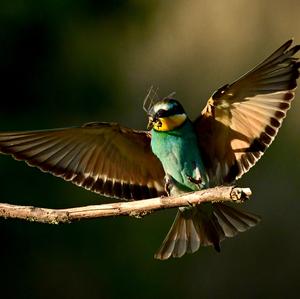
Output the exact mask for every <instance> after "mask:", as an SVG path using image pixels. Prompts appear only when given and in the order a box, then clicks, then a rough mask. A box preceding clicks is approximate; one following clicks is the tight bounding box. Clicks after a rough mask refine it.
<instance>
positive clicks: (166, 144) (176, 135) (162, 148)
mask: <svg viewBox="0 0 300 299" xmlns="http://www.w3.org/2000/svg"><path fill="white" fill-rule="evenodd" d="M151 148H152V151H153V153H154V154H155V155H156V156H157V157H158V159H159V160H160V161H161V163H162V165H163V168H164V171H165V173H166V174H169V175H170V176H171V177H172V178H173V179H174V180H175V181H176V182H178V184H179V185H181V189H184V191H192V190H197V189H198V188H199V187H198V186H197V185H196V184H195V183H192V182H191V181H190V179H189V177H193V178H195V179H196V178H197V176H199V171H200V175H201V179H202V181H203V182H204V183H205V185H207V184H208V182H206V181H205V180H206V173H205V168H204V166H203V162H202V159H201V154H200V151H199V148H198V142H197V136H196V134H195V132H194V128H193V126H192V123H191V122H190V121H189V120H187V121H186V122H185V123H184V124H183V125H182V126H180V127H179V128H176V129H174V130H172V131H167V132H161V131H155V130H154V129H152V139H151ZM197 169H198V170H197Z"/></svg>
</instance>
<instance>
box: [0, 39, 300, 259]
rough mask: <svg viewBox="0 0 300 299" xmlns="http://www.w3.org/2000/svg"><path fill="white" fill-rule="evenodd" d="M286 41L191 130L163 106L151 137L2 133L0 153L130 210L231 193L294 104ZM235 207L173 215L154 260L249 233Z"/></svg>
mask: <svg viewBox="0 0 300 299" xmlns="http://www.w3.org/2000/svg"><path fill="white" fill-rule="evenodd" d="M291 44H292V40H289V41H288V42H286V43H285V44H284V45H282V46H281V47H280V48H279V49H278V50H276V51H275V52H274V53H273V54H272V55H271V56H269V57H268V58H267V59H265V60H264V61H263V62H262V63H260V64H259V65H257V66H256V67H255V68H253V69H252V70H251V71H249V72H248V73H246V74H245V75H244V76H242V77H241V78H239V79H238V80H237V81H235V82H234V83H232V84H227V85H225V86H223V87H222V88H220V89H218V90H217V91H216V92H215V93H214V94H213V95H212V97H211V98H210V99H209V100H208V102H207V105H206V107H205V108H204V109H203V111H202V113H201V114H200V116H199V117H198V118H197V119H196V120H195V121H191V120H190V119H189V117H188V116H187V114H186V112H185V111H184V109H183V107H182V105H181V104H180V103H179V102H178V101H176V100H175V99H173V98H171V97H168V98H165V99H163V100H159V101H157V102H155V103H152V104H151V105H150V107H148V108H147V109H146V110H147V113H148V118H149V125H148V127H149V129H150V130H149V131H137V130H133V129H129V128H125V127H122V126H120V125H118V124H116V123H101V122H99V123H88V124H85V125H83V126H81V127H77V128H66V129H55V130H44V131H24V132H8V133H0V151H1V152H2V153H4V154H10V155H12V156H13V157H14V158H15V159H17V160H24V161H26V162H27V163H28V164H29V165H30V166H36V167H38V168H39V169H41V170H42V171H45V172H50V173H52V174H54V175H56V176H59V177H62V178H63V179H65V180H67V181H71V182H73V183H75V184H76V185H78V186H81V187H84V188H86V189H88V190H91V191H94V192H96V193H99V194H103V195H107V196H112V197H116V198H120V199H131V200H137V199H142V198H151V197H155V196H162V195H167V194H171V195H174V194H175V195H176V194H179V193H182V192H190V191H194V190H199V189H203V188H208V187H214V186H218V185H231V184H234V183H235V181H236V180H237V179H239V178H240V177H241V176H242V175H243V174H244V173H246V172H247V171H248V170H249V169H250V168H251V167H252V166H253V165H254V164H255V163H256V162H257V161H258V160H259V159H260V157H261V156H262V155H263V153H264V152H265V150H266V149H267V148H268V146H269V145H270V144H271V143H272V141H273V140H274V137H275V136H276V134H277V132H278V129H279V127H280V126H281V124H282V121H283V119H284V117H285V116H286V112H287V110H288V109H289V108H290V103H291V101H292V100H293V98H294V96H295V89H296V86H297V82H296V79H297V78H298V77H299V63H298V62H297V58H295V57H294V55H295V53H296V52H297V51H298V50H299V49H300V46H299V45H297V46H294V47H292V48H290V46H291ZM259 220H260V218H259V217H258V216H255V215H253V214H250V213H248V212H244V211H241V210H240V209H237V208H236V207H233V206H229V205H227V204H221V203H214V204H212V203H206V204H201V205H198V206H197V207H188V208H179V211H178V213H177V216H176V218H175V221H174V223H173V226H172V227H171V229H170V231H169V233H168V235H167V237H166V238H165V240H164V242H163V244H162V246H161V248H160V249H159V251H158V252H157V253H156V255H155V257H156V258H158V259H167V258H169V257H171V256H173V257H181V256H182V255H184V254H185V253H192V252H195V251H197V250H198V249H199V247H200V246H201V245H203V246H206V245H212V246H214V248H215V249H216V250H217V251H219V250H220V241H222V240H223V239H224V238H225V237H232V236H235V235H236V234H237V233H238V232H243V231H245V230H247V229H248V228H250V227H252V226H254V225H256V224H257V223H258V222H259Z"/></svg>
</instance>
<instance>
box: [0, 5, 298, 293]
mask: <svg viewBox="0 0 300 299" xmlns="http://www.w3.org/2000/svg"><path fill="white" fill-rule="evenodd" d="M105 3H106V4H103V3H102V2H101V1H95V0H94V1H92V0H78V1H71V0H69V1H62V0H60V1H59V0H49V1H29V0H28V1H21V0H20V1H17V0H10V1H9V0H7V1H5V0H2V1H1V4H0V75H1V81H0V101H1V106H0V107H1V108H0V128H1V130H2V131H5V130H25V129H43V128H54V127H64V126H73V125H80V124H82V123H85V122H89V121H95V120H99V121H118V122H121V123H122V124H123V125H126V126H132V127H135V128H145V124H146V116H145V114H144V112H143V110H142V101H143V98H144V96H145V94H146V91H147V89H148V88H149V87H150V86H151V85H154V86H159V88H160V94H161V95H162V96H166V95H167V94H169V93H171V92H173V91H176V92H177V98H178V99H179V100H180V101H181V102H182V103H183V105H184V106H185V108H186V110H187V112H188V113H189V114H190V115H191V117H192V118H193V117H195V116H196V115H197V114H199V113H200V111H201V109H202V108H203V106H204V105H205V102H206V100H207V98H208V97H209V95H210V94H211V93H212V92H213V91H214V90H215V89H217V88H218V87H220V86H222V85H224V84H225V83H228V82H230V81H232V80H234V79H235V78H236V77H238V76H240V75H241V74H242V73H244V72H246V71H247V70H249V69H250V68H251V67H253V66H254V65H255V64H256V63H258V62H259V61H260V60H261V59H262V58H264V57H265V56H266V55H268V54H270V52H271V51H273V50H275V48H276V47H278V46H280V44H281V43H283V42H285V41H286V40H287V39H288V38H290V37H295V42H298V43H300V18H299V14H300V2H299V1H296V0H295V1H293V0H288V1H279V0H278V1H259V0H254V1H233V0H231V1H221V0H220V1H196V0H190V1H179V0H178V1H138V0H135V1H134V0H132V1H117V0H114V1H106V2H105ZM299 109H300V94H298V95H297V96H296V100H295V101H294V103H293V107H292V109H291V111H290V112H289V115H288V117H287V119H286V121H285V123H284V125H283V127H282V128H281V131H280V133H279V136H278V138H277V139H276V141H275V142H274V144H273V145H272V146H271V149H270V150H268V152H267V154H266V155H265V156H264V157H263V159H262V161H261V162H259V163H258V164H257V165H256V166H255V167H254V168H253V169H252V170H251V171H250V173H249V174H248V175H246V176H245V177H244V178H243V179H242V180H241V181H240V182H239V185H241V186H249V187H251V188H252V191H253V193H254V194H253V196H252V200H251V202H249V203H248V204H247V206H248V208H249V209H250V210H252V211H255V212H256V213H258V214H260V215H262V216H263V222H262V223H261V225H259V226H258V227H257V228H255V229H252V230H250V231H249V232H247V233H244V234H241V235H239V236H238V237H236V238H234V239H231V240H226V241H225V242H223V243H222V252H221V254H218V253H216V252H214V251H213V250H212V249H211V248H204V249H201V250H200V251H199V252H197V253H196V254H193V255H188V256H185V257H184V258H181V259H171V260H168V261H166V262H160V261H156V260H154V259H153V254H154V252H155V250H156V249H157V248H158V246H159V245H160V242H161V241H162V240H163V238H164V236H165V234H166V232H167V230H168V228H169V226H170V224H171V222H172V221H173V216H174V213H175V211H165V212H158V213H155V214H153V215H151V216H148V217H146V218H144V219H142V220H138V219H134V218H126V217H119V218H111V219H99V220H92V221H85V222H80V223H75V224H71V225H59V226H54V225H53V226H51V225H42V224H36V223H29V222H24V221H18V220H3V219H1V220H0V227H1V234H0V237H1V244H0V257H1V264H0V273H1V274H0V292H1V295H0V296H1V297H2V298H127V297H128V298H170V297H173V298H283V297H285V298H287V297H288V298H290V297H292V295H293V296H295V297H297V295H299V289H300V286H299V281H300V277H299V272H300V256H299V252H300V236H299V231H300V224H299V223H300V221H299V218H300V217H299V215H300V202H299V190H298V187H299V170H300V165H299V164H300V163H299V148H300V141H299V135H300V134H299V133H300V129H299V125H300V121H299V115H300V114H299ZM0 184H1V185H0V201H1V202H9V203H14V204H24V205H35V206H42V207H52V208H60V207H73V206H81V205H88V204H96V203H102V202H106V201H105V199H104V198H101V197H99V196H98V195H94V194H91V193H89V192H87V191H85V190H81V189H80V188H78V187H76V186H74V185H72V184H70V183H67V182H64V181H62V180H60V179H58V178H55V177H52V176H51V175H48V174H43V173H41V172H39V171H38V170H36V169H33V168H29V167H27V166H26V165H25V164H24V163H21V162H15V161H14V160H13V159H11V158H10V157H5V156H1V157H0Z"/></svg>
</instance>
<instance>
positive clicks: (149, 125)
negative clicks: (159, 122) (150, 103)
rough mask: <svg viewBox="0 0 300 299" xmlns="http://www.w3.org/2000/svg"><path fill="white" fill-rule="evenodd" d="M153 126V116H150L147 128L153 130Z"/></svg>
mask: <svg viewBox="0 0 300 299" xmlns="http://www.w3.org/2000/svg"><path fill="white" fill-rule="evenodd" d="M152 128H153V117H152V116H148V125H147V129H148V130H151V129H152Z"/></svg>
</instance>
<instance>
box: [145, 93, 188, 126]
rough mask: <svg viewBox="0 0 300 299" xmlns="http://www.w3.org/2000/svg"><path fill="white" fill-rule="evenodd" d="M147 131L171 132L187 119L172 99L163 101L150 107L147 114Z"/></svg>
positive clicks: (181, 108) (177, 103)
mask: <svg viewBox="0 0 300 299" xmlns="http://www.w3.org/2000/svg"><path fill="white" fill-rule="evenodd" d="M148 118H149V122H148V129H149V130H150V129H152V128H153V129H154V130H156V131H164V132H166V131H171V130H174V129H176V128H178V127H180V126H181V125H182V124H183V123H184V122H185V121H186V119H187V115H186V113H185V111H184V109H183V107H182V106H181V104H180V103H179V102H178V101H176V100H174V99H169V98H167V99H163V100H161V101H158V102H157V103H155V104H154V105H153V107H151V109H150V110H149V112H148Z"/></svg>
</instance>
